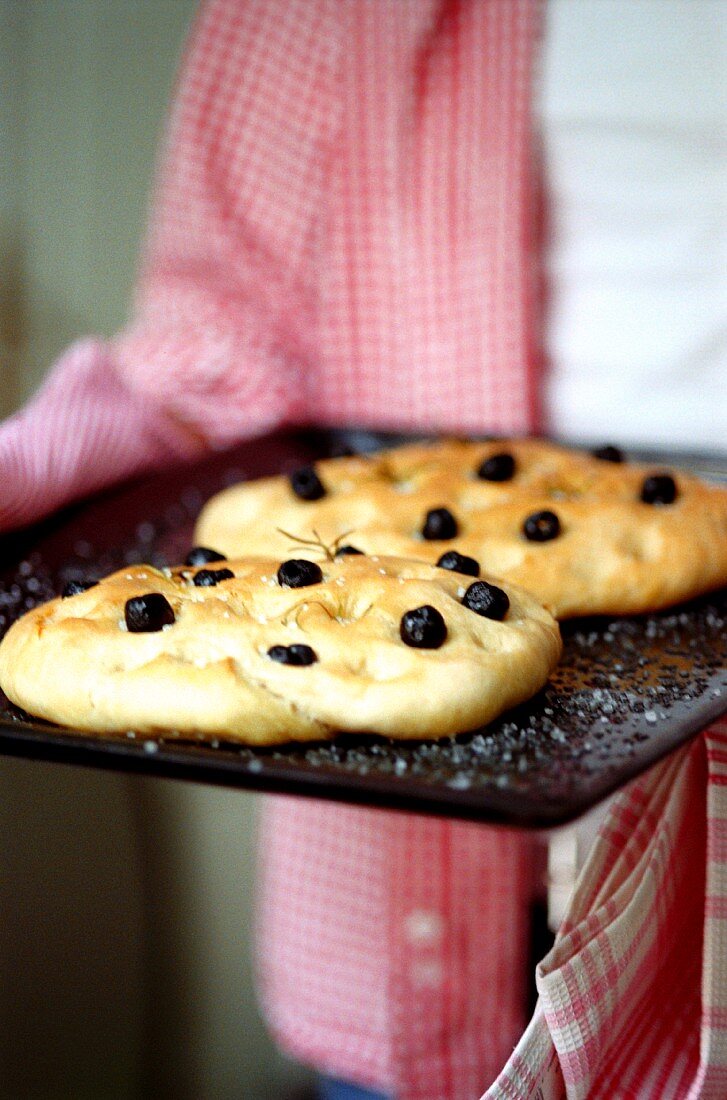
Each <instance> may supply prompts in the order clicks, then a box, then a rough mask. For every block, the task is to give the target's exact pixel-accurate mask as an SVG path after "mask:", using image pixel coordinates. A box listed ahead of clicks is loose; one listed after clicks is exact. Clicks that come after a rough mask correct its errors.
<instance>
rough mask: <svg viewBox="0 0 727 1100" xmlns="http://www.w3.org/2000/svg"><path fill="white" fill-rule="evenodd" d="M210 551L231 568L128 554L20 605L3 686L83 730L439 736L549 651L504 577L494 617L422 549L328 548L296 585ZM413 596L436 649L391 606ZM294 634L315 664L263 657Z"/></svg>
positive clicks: (491, 707)
mask: <svg viewBox="0 0 727 1100" xmlns="http://www.w3.org/2000/svg"><path fill="white" fill-rule="evenodd" d="M289 556H290V555H285V557H289ZM295 556H296V557H307V558H310V559H313V558H314V556H313V555H309V554H303V553H300V552H299V553H298V554H296V555H295ZM221 564H224V565H225V566H226V567H227V568H230V569H232V571H233V572H234V574H235V577H234V579H229V580H225V581H222V582H221V583H219V584H218V585H217V586H215V587H210V588H201V587H195V586H194V585H193V584H192V583H191V577H192V576H193V575H194V574H195V573H196V572H197V570H195V569H183V570H181V569H180V570H176V571H174V573H170V572H169V571H167V573H168V574H169V575H167V574H165V573H164V572H159V571H158V570H156V569H153V568H152V567H151V566H134V567H130V568H127V569H124V570H121V571H120V572H118V573H115V574H113V575H112V576H110V577H108V578H106V579H105V580H103V581H101V582H100V583H99V584H98V585H96V586H94V587H93V588H90V589H89V590H88V591H86V592H83V593H81V594H79V595H76V596H72V597H69V598H67V599H55V600H51V601H50V603H48V604H45V605H43V606H41V607H37V608H35V609H34V610H32V611H30V612H28V613H27V614H26V615H25V616H23V618H21V619H19V620H18V621H17V622H16V623H15V624H14V625H13V626H12V627H11V629H10V630H9V632H8V634H7V635H6V637H5V638H4V639H3V641H2V643H0V684H1V685H2V689H3V691H5V693H6V694H7V695H8V697H9V698H10V699H11V700H12V701H13V702H15V703H16V704H18V705H19V706H21V707H23V708H25V709H26V710H27V711H29V712H30V713H31V714H35V715H38V716H39V717H42V718H47V719H49V720H51V721H54V722H59V723H61V724H63V725H67V726H70V727H73V728H75V729H80V730H86V731H89V732H93V731H99V732H117V733H123V732H124V731H126V730H132V729H133V730H137V731H139V732H142V733H159V732H162V731H169V730H173V731H177V733H178V735H180V736H184V737H192V738H199V739H204V738H224V739H228V740H235V741H241V742H246V743H249V744H257V745H265V744H275V743H280V742H285V741H290V740H299V741H306V740H312V739H319V738H330V737H332V736H333V735H334V734H335V733H336V732H337V731H341V730H346V731H354V732H376V733H381V734H386V735H389V736H391V737H397V738H416V737H443V736H447V735H450V734H453V733H457V732H460V731H464V730H467V729H472V728H475V727H477V726H480V725H483V724H484V723H486V722H489V721H491V720H492V719H493V718H495V717H496V716H497V715H498V714H500V713H501V712H502V711H503V710H506V709H508V708H509V707H511V706H514V705H516V704H517V703H520V702H522V701H524V700H525V699H527V698H529V697H530V696H531V695H533V694H534V693H535V692H536V691H538V690H539V689H540V688H541V687H542V686H543V684H544V683H545V681H546V679H547V677H548V675H549V674H550V672H551V671H552V669H553V668H554V667H555V664H556V662H557V660H558V657H559V655H560V650H561V642H560V634H559V630H558V626H557V624H556V623H555V621H554V620H553V619H552V618H551V616H550V615H549V614H548V613H547V612H546V611H544V610H543V609H542V608H541V607H540V606H539V605H538V604H537V603H536V602H535V601H534V600H533V599H532V597H530V596H529V595H527V594H526V593H524V592H521V591H520V590H518V589H517V588H516V587H514V586H512V585H510V584H509V583H508V584H506V585H504V587H505V588H506V590H507V592H508V595H509V598H510V610H509V611H508V613H507V615H506V617H505V619H504V621H502V622H495V621H492V620H490V619H485V618H483V617H481V616H480V615H477V614H476V613H474V612H473V611H470V610H469V609H467V608H466V607H464V606H463V605H462V594H463V593H464V591H465V589H466V587H467V586H468V585H469V584H470V583H471V582H472V581H473V578H472V577H465V576H462V575H460V574H456V573H452V572H449V571H447V570H444V569H437V568H435V567H432V566H430V565H427V564H424V563H422V562H416V561H401V560H398V559H390V558H385V557H381V558H376V557H347V558H343V559H340V560H338V561H335V562H330V561H325V560H324V561H321V562H320V565H321V568H322V570H323V582H322V583H319V584H315V585H311V586H307V587H304V588H285V587H281V586H280V584H279V583H278V581H277V579H276V571H277V568H278V565H279V564H280V560H279V559H278V560H270V559H257V560H246V561H229V562H225V563H221ZM149 592H158V593H161V594H162V595H163V596H164V597H165V598H166V599H167V600H168V602H169V603H170V605H171V606H172V608H173V610H174V614H175V622H174V623H173V624H171V625H170V626H167V627H165V628H164V629H163V630H160V631H156V632H153V633H140V634H136V633H129V632H128V630H127V629H126V625H125V622H124V606H125V603H126V601H127V600H128V599H129V598H131V597H133V596H138V595H142V594H146V593H149ZM424 604H430V605H432V606H434V607H436V608H437V609H438V610H439V611H440V612H441V614H442V615H443V616H444V619H445V622H446V625H447V630H448V635H447V639H446V641H445V642H444V644H443V645H442V646H441V648H438V649H431V650H424V649H414V648H412V647H410V646H408V645H405V644H404V642H402V640H401V637H400V634H399V625H400V620H401V616H402V615H403V614H404V612H405V611H407V610H410V609H412V608H416V607H420V606H422V605H424ZM296 643H298V644H299V643H305V644H307V645H310V646H312V647H313V649H314V650H315V652H316V654H317V656H318V661H317V662H316V663H315V664H312V665H310V666H308V667H291V666H289V665H284V664H279V663H277V662H275V661H273V660H271V658H270V657H269V656H268V655H267V651H268V649H269V648H270V647H271V646H273V645H292V644H296Z"/></svg>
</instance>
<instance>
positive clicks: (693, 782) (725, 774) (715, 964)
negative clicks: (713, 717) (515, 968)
mask: <svg viewBox="0 0 727 1100" xmlns="http://www.w3.org/2000/svg"><path fill="white" fill-rule="evenodd" d="M537 985H538V992H539V995H540V996H539V1000H538V1005H537V1008H536V1011H535V1015H534V1016H533V1019H532V1020H531V1022H530V1025H529V1026H528V1028H527V1030H526V1032H525V1034H524V1035H523V1037H522V1039H521V1040H520V1042H519V1044H518V1046H517V1048H516V1050H515V1052H514V1054H513V1055H512V1057H511V1058H510V1060H509V1062H508V1064H507V1066H506V1067H505V1069H504V1070H503V1072H502V1073H501V1075H500V1076H499V1077H498V1079H497V1081H496V1082H495V1083H494V1084H493V1085H492V1086H491V1087H490V1088H489V1089H488V1090H487V1092H486V1093H485V1095H484V1097H483V1100H531V1098H532V1100H561V1098H564V1097H567V1100H585V1098H586V1097H587V1098H588V1100H627V1098H633V1100H697V1098H700V1100H724V1098H725V1097H727V719H722V720H721V721H720V722H718V723H717V724H716V725H714V726H713V727H712V728H711V729H710V730H708V731H707V732H706V733H704V734H703V735H702V736H701V737H700V738H699V739H698V740H697V741H695V742H693V743H692V744H691V745H688V746H687V747H685V748H683V749H681V750H679V751H678V752H676V753H673V754H672V755H671V756H670V757H668V758H667V759H666V760H664V761H662V762H661V763H659V764H657V765H656V766H655V767H654V768H652V769H651V771H650V772H649V773H648V774H647V775H646V776H644V777H643V778H641V779H639V780H637V781H635V782H634V783H632V784H631V785H630V786H629V787H628V788H627V789H626V790H625V791H624V792H623V793H622V794H621V795H620V796H619V797H618V798H617V799H616V800H615V801H614V803H613V804H612V806H611V808H610V811H609V813H608V817H607V818H606V821H605V822H604V824H603V826H602V828H601V832H600V835H599V837H598V840H597V841H596V845H595V847H594V849H593V851H592V853H591V855H590V856H589V858H588V861H587V863H586V865H585V867H584V869H583V872H582V873H581V876H580V878H579V881H578V884H577V886H576V890H575V893H574V896H573V898H572V899H571V902H570V905H569V907H568V912H567V915H566V918H565V920H564V922H563V925H562V926H561V928H560V930H559V932H558V936H557V938H556V942H555V945H554V947H553V949H552V951H551V952H550V954H548V955H547V956H546V958H545V959H543V961H542V962H541V963H540V964H539V966H538V968H537Z"/></svg>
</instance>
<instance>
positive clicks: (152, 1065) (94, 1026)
mask: <svg viewBox="0 0 727 1100" xmlns="http://www.w3.org/2000/svg"><path fill="white" fill-rule="evenodd" d="M196 7H197V3H196V0H0V150H1V155H0V415H7V414H8V413H10V412H11V411H12V410H13V409H14V408H16V407H17V406H18V405H19V404H20V403H21V402H22V401H23V400H24V399H25V398H26V397H27V396H28V395H29V394H30V393H31V392H32V391H33V390H34V389H35V388H36V386H37V384H38V382H39V381H40V379H41V378H42V376H43V374H44V373H45V371H46V370H47V368H48V367H49V365H50V364H51V363H52V361H53V360H54V358H55V357H56V356H57V355H58V354H59V352H61V351H62V350H63V349H64V348H65V347H66V346H67V345H68V344H69V343H71V341H72V340H74V339H76V338H78V337H79V336H80V335H83V334H86V333H100V334H102V335H110V334H112V333H113V332H114V331H115V330H116V329H118V328H119V327H120V325H121V324H122V323H123V321H124V318H125V315H126V311H127V309H128V303H129V297H130V290H131V286H132V281H133V274H134V268H135V264H136V257H137V252H138V248H139V242H140V238H141V235H142V232H143V226H144V221H145V217H146V209H147V201H148V193H149V187H150V181H151V176H152V173H153V166H154V162H155V156H156V147H157V142H158V138H159V135H160V130H161V127H162V124H163V118H164V114H165V110H166V106H167V102H168V99H169V95H170V90H171V87H172V83H173V78H174V73H175V70H176V66H177V63H178V59H179V54H180V51H181V48H182V44H183V40H184V36H185V33H186V30H187V28H188V25H189V23H190V21H191V19H192V16H193V13H194V11H195V10H196ZM256 807H257V799H256V798H255V797H254V796H251V795H245V794H238V793H236V792H230V791H216V790H213V789H208V788H203V787H192V786H182V785H178V784H174V783H171V782H164V781H158V782H157V781H154V782H152V781H144V780H137V779H125V778H122V777H117V776H112V775H104V774H100V773H95V772H90V771H89V772H86V771H83V770H80V769H73V768H66V767H58V766H52V765H42V764H32V763H26V762H22V761H13V760H8V759H2V760H0V1097H1V1098H2V1100H21V1098H22V1100H26V1098H27V1100H31V1098H32V1100H41V1098H43V1100H66V1098H67V1100H85V1098H88V1100H101V1098H104V1100H106V1098H108V1100H116V1098H119V1100H121V1098H124V1100H132V1098H134V1100H136V1098H138V1097H154V1098H156V1097H159V1098H163V1097H170V1098H174V1100H206V1098H210V1100H218V1098H219V1100H227V1098H228V1097H229V1098H232V1097H235V1098H239V1097H245V1098H246V1100H270V1098H273V1097H281V1098H286V1097H297V1096H300V1095H302V1094H303V1093H302V1090H304V1087H305V1083H306V1081H307V1075H306V1074H305V1072H304V1071H302V1070H300V1069H298V1068H297V1067H295V1066H292V1065H290V1064H289V1063H286V1062H284V1060H283V1059H282V1058H281V1057H280V1056H279V1055H278V1054H277V1053H276V1051H275V1050H274V1048H273V1047H272V1044H271V1043H270V1041H269V1040H268V1038H267V1036H266V1034H265V1031H264V1028H263V1025H262V1023H261V1020H260V1018H259V1015H258V1012H257V1009H256V1007H255V1001H254V993H253V986H252V974H251V962H250V924H251V918H252V879H253V861H254V851H253V835H254V818H255V810H256Z"/></svg>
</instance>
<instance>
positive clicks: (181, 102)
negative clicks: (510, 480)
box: [0, 0, 719, 1100]
mask: <svg viewBox="0 0 727 1100" xmlns="http://www.w3.org/2000/svg"><path fill="white" fill-rule="evenodd" d="M541 16H542V12H541V9H540V6H539V5H538V4H537V3H535V2H534V0H512V2H505V0H481V2H477V0H469V2H468V0H436V2H434V0H431V2H430V0H370V2H366V0H358V2H357V0H350V2H348V3H338V4H333V3H330V2H326V0H298V2H293V3H291V2H289V0H257V2H253V0H211V2H209V3H206V4H205V5H204V6H203V7H202V9H201V12H200V16H199V18H198V20H197V22H196V25H195V27H194V30H193V33H192V36H191V39H190V44H189V47H188V50H187V53H186V57H185V60H184V65H183V72H182V77H181V81H180V84H179V88H178V92H177V96H176V100H175V104H174V107H173V110H172V114H171V118H170V121H169V127H168V134H167V139H166V144H165V152H164V157H163V162H162V168H161V172H160V177H159V183H158V189H157V197H156V205H155V209H154V213H153V216H152V220H151V225H150V230H149V235H148V240H147V244H146V249H145V254H144V259H143V264H142V270H141V275H140V280H139V288H138V295H137V301H136V305H135V309H134V315H133V318H132V321H131V323H130V325H129V327H128V329H127V330H126V331H124V332H123V333H121V334H120V335H119V336H118V337H117V338H116V339H114V340H112V341H109V342H102V341H99V340H96V339H86V340H82V341H80V342H79V343H78V344H76V345H74V346H73V347H72V348H71V349H69V351H68V352H67V353H66V354H65V355H64V356H63V357H62V358H61V360H60V361H59V363H58V364H56V366H55V368H54V370H53V371H52V372H51V374H50V376H49V378H48V380H47V382H46V383H45V385H44V386H43V388H42V389H41V390H40V392H39V393H38V395H37V396H36V397H35V398H34V400H33V401H31V402H30V404H29V405H28V407H27V408H26V409H24V410H23V411H21V412H20V413H19V414H17V415H16V416H15V417H13V418H11V419H10V421H8V422H7V423H6V425H5V426H4V427H3V428H2V430H0V527H2V528H5V529H7V528H12V527H17V526H20V525H22V524H25V523H29V522H31V521H32V520H34V519H36V518H37V517H39V516H40V515H42V514H44V513H46V512H47V511H49V510H51V509H53V508H55V507H58V506H60V505H61V504H63V503H65V502H67V501H69V500H73V499H77V498H79V497H82V496H84V495H86V494H89V493H91V492H94V491H96V490H97V489H100V488H101V487H103V486H105V485H107V484H109V483H111V482H112V481H114V480H118V479H120V478H124V477H130V476H132V475H136V474H139V473H140V472H142V471H145V470H150V469H153V468H156V467H158V466H159V465H160V464H162V463H170V462H173V461H175V460H178V459H180V458H185V459H191V458H194V457H196V456H199V455H202V454H204V453H205V452H206V451H208V450H209V449H213V448H214V449H217V448H224V447H227V446H231V445H233V444H234V443H236V442H238V441H239V440H241V439H244V438H249V437H254V436H257V435H261V434H263V433H264V432H266V431H267V430H269V429H271V428H273V427H278V426H281V425H300V424H311V423H315V424H318V425H321V426H325V425H328V426H356V427H359V426H362V427H367V428H378V429H391V430H401V431H407V430H411V431H419V432H421V431H446V432H457V433H484V432H491V433H501V434H520V433H527V432H531V431H534V430H539V429H542V428H543V427H545V426H549V427H551V428H552V427H556V428H558V427H561V428H563V427H565V428H567V429H569V430H571V431H574V430H575V431H577V430H579V429H581V428H582V427H583V426H584V424H587V426H588V428H589V430H592V429H594V428H595V427H597V429H598V433H599V434H603V435H604V436H608V437H610V436H612V435H614V434H619V433H620V434H628V432H629V428H628V426H627V427H626V429H625V432H624V431H622V426H623V425H624V424H626V423H627V422H626V420H625V419H624V418H621V419H618V420H616V419H613V420H612V419H609V418H608V417H607V416H606V415H605V414H603V419H602V420H597V419H595V418H592V419H591V420H590V422H588V421H581V422H578V420H577V418H576V415H575V413H574V411H573V410H574V407H575V401H576V398H577V392H576V391H577V389H578V386H577V385H576V384H575V383H574V382H573V376H572V375H571V376H570V377H569V376H568V374H567V371H566V370H565V368H563V366H562V364H561V367H560V368H559V369H556V371H555V372H554V373H553V374H551V375H549V376H546V374H545V371H544V366H543V349H542V346H541V339H540V324H541V319H542V304H543V302H542V293H541V290H542V287H541V280H540V275H539V271H538V268H537V266H536V262H535V261H536V258H537V257H538V255H539V247H540V244H541V240H540V235H541V232H542V228H543V225H542V219H541V218H540V217H539V211H540V210H541V207H540V203H539V199H540V194H539V188H538V184H539V179H538V174H537V171H536V165H535V161H536V159H537V158H536V157H535V155H534V149H535V148H536V143H535V141H534V137H533V134H534V124H533V118H532V93H533V66H534V61H535V53H536V49H537V42H538V34H539V30H540V28H541V23H540V20H541ZM557 197H558V196H557V195H556V199H557ZM579 281H580V277H579ZM568 289H569V287H566V288H565V290H566V291H567V290H568ZM570 289H571V290H572V285H571V286H570ZM561 301H568V298H567V294H566V293H564V295H563V297H562V298H561ZM590 323H591V318H590V317H589V324H590ZM561 332H562V333H564V334H565V336H566V337H567V338H568V339H571V341H572V342H571V345H570V347H569V354H570V359H568V357H567V356H566V357H564V359H565V360H567V361H568V362H569V363H571V364H572V363H573V362H574V361H575V360H576V359H577V357H578V354H579V349H578V334H577V333H575V332H574V331H573V330H572V329H571V330H570V332H569V330H568V328H567V325H565V326H564V327H563V328H562V329H561ZM604 361H605V362H608V359H607V358H604ZM710 370H711V364H710V363H709V362H708V363H707V365H706V375H705V376H706V377H711V375H710V374H709V372H710ZM603 378H606V381H605V382H604V381H603ZM590 386H592V387H593V389H594V391H597V392H598V394H599V395H600V399H603V400H604V401H606V400H608V397H609V394H608V391H609V387H610V388H611V390H613V387H612V386H611V378H610V377H609V376H608V371H607V370H605V371H603V376H602V377H601V378H599V376H598V375H594V377H593V379H589V381H588V383H587V385H586V387H585V389H586V390H587V389H588V387H590ZM581 389H582V390H583V387H582V386H581ZM654 400H655V402H656V403H657V404H659V394H656V395H655V397H654ZM569 402H570V404H569ZM665 404H668V402H667V403H665ZM546 406H547V410H546ZM659 407H660V408H661V407H662V406H661V405H660V406H659ZM699 407H700V409H701V407H702V406H701V404H700V406H699ZM717 407H718V406H717V405H716V404H713V405H712V407H711V410H709V411H708V412H707V414H705V415H706V416H710V415H714V414H715V412H716V410H717ZM559 408H560V409H561V411H562V416H560V417H559V415H558V410H559ZM646 411H647V410H643V409H640V410H639V413H640V414H641V413H642V412H643V413H644V414H645V413H646ZM681 411H683V409H682V410H681ZM718 419H719V417H718ZM694 423H695V422H694V420H693V419H692V420H691V421H685V420H682V422H681V425H680V427H681V433H682V434H680V435H679V438H681V439H686V438H690V437H691V435H692V434H693V433H694ZM716 423H717V422H716V421H715V425H716ZM687 424H688V427H687ZM669 430H670V431H671V427H670V428H669ZM630 431H631V435H632V438H638V434H637V432H638V429H637V428H636V427H635V426H634V423H633V421H632V422H631V427H630ZM673 438H676V435H675V436H672V439H673ZM713 438H714V441H715V442H717V441H718V437H717V431H716V426H715V429H714V435H713ZM702 442H704V438H702ZM263 854H264V859H263V868H262V877H261V887H260V920H259V929H260V942H259V952H258V957H259V969H260V977H261V992H262V999H263V1003H264V1006H265V1011H266V1014H267V1017H268V1020H269V1022H270V1025H271V1027H272V1029H273V1032H274V1034H275V1035H276V1037H277V1038H278V1040H279V1042H280V1043H281V1045H282V1046H283V1047H284V1048H285V1049H286V1050H288V1051H290V1052H291V1053H293V1054H294V1055H295V1056H296V1057H298V1058H299V1059H301V1060H302V1061H305V1062H307V1063H309V1064H311V1065H313V1066H315V1067H316V1068H317V1069H318V1070H319V1071H320V1072H321V1073H322V1074H324V1075H326V1076H327V1077H328V1078H330V1079H335V1080H337V1081H339V1084H335V1080H334V1081H333V1082H329V1084H328V1085H326V1086H325V1088H326V1089H328V1092H327V1093H326V1095H330V1096H331V1097H333V1096H344V1095H349V1096H354V1095H364V1096H365V1095H369V1096H370V1095H385V1096H393V1097H397V1098H398V1100H437V1098H442V1100H460V1098H462V1100H464V1098H469V1097H474V1096H478V1095H479V1094H480V1093H481V1092H482V1091H483V1090H484V1088H485V1087H486V1086H487V1085H488V1084H489V1083H490V1082H491V1081H492V1080H493V1079H494V1078H495V1076H496V1075H497V1073H498V1072H499V1070H500V1069H501V1068H502V1067H503V1066H504V1064H505V1063H506V1062H507V1060H508V1058H509V1057H510V1054H511V1051H512V1048H513V1046H514V1044H515V1043H516V1041H517V1040H518V1038H519V1036H520V1034H521V1032H522V1029H523V1027H524V1025H525V1023H526V1019H525V1011H526V964H525V958H526V952H527V947H526V945H527V937H528V930H529V928H528V926H529V911H530V904H531V902H532V900H533V898H534V897H535V896H536V894H537V892H538V890H539V889H540V882H539V879H540V876H541V874H542V859H541V854H542V853H541V852H540V849H539V848H538V845H537V844H536V843H535V842H534V841H533V840H532V839H531V838H530V837H528V836H525V835H523V834H521V833H517V832H515V831H511V830H494V829H490V828H484V827H479V826H475V825H469V824H464V823H460V822H455V821H439V820H435V819H428V818H424V817H419V816H415V815H406V816H404V815H395V814H391V813H387V812H382V811H375V810H363V809H359V808H354V807H342V806H334V805H330V804H323V803H318V802H315V801H309V800H298V801H296V800H290V799H283V798H268V799H267V800H266V816H265V823H264V840H263ZM340 1082H345V1083H346V1084H340ZM354 1083H355V1086H354ZM346 1088H348V1092H347V1093H346V1091H345V1090H346ZM355 1089H358V1090H359V1091H358V1092H356V1091H355ZM361 1089H363V1090H365V1091H364V1092H361V1091H360V1090H361ZM372 1090H373V1091H372ZM673 1094H674V1095H678V1093H677V1092H674V1093H673ZM502 1095H504V1093H503V1094H502ZM643 1095H647V1093H644V1094H643ZM648 1095H651V1094H648ZM653 1095H656V1094H655V1093H653ZM664 1095H666V1093H664ZM669 1095H672V1093H669Z"/></svg>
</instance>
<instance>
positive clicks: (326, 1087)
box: [318, 1077, 391, 1100]
mask: <svg viewBox="0 0 727 1100" xmlns="http://www.w3.org/2000/svg"><path fill="white" fill-rule="evenodd" d="M318 1096H319V1100H391V1097H389V1096H385V1095H384V1093H383V1092H372V1091H371V1089H362V1088H361V1086H360V1085H351V1084H349V1082H348V1081H336V1080H334V1078H333V1077H321V1078H320V1079H319V1081H318Z"/></svg>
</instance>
